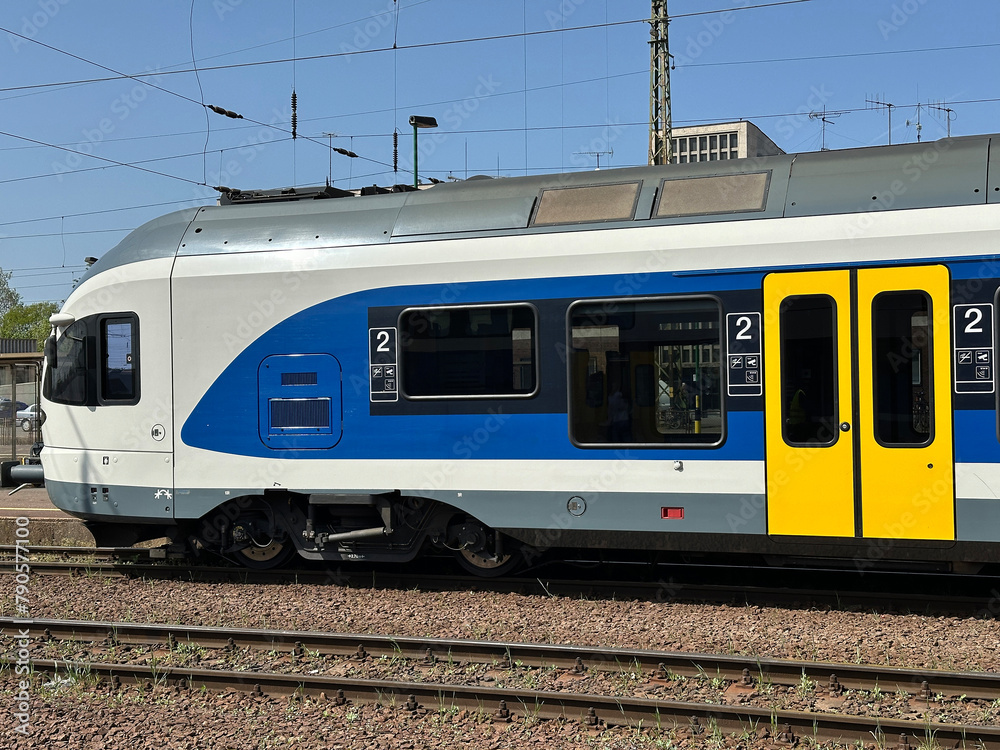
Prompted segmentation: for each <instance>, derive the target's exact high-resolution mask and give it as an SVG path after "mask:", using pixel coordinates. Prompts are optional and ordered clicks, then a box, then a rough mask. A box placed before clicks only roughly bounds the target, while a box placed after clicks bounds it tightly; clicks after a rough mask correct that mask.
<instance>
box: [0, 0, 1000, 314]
mask: <svg viewBox="0 0 1000 750" xmlns="http://www.w3.org/2000/svg"><path fill="white" fill-rule="evenodd" d="M768 2H773V0H670V1H669V6H668V10H669V12H670V15H671V17H672V18H673V20H672V21H671V23H670V49H671V52H672V53H673V54H674V55H675V63H676V69H675V70H674V71H673V72H672V101H673V121H674V124H675V125H688V124H699V123H706V122H718V121H726V120H736V119H740V118H744V119H750V120H752V121H754V122H755V123H756V124H757V125H758V126H759V127H761V129H763V130H764V131H765V132H766V133H767V134H769V135H770V136H771V138H772V139H773V140H774V141H775V142H776V143H777V144H778V145H779V146H780V147H781V148H783V149H784V150H786V151H788V152H794V151H810V150H816V149H818V148H819V147H820V138H821V129H820V124H819V122H818V121H817V120H815V119H810V118H809V117H808V116H807V115H808V113H809V112H810V111H816V110H820V109H822V107H823V106H824V105H825V106H826V108H827V110H828V111H831V112H843V114H841V115H840V116H839V117H835V118H834V117H831V120H832V122H833V124H831V125H829V126H828V127H827V130H826V145H827V147H829V148H835V149H839V148H851V147H855V146H862V145H872V144H879V143H885V142H887V140H888V136H889V133H888V119H887V116H886V111H885V110H884V109H882V110H876V109H866V107H869V106H870V105H866V102H865V100H866V98H871V97H873V96H875V97H881V99H882V100H883V101H887V102H891V103H893V104H895V105H896V108H895V109H894V110H893V113H892V141H893V143H900V142H906V141H914V140H916V136H917V132H916V127H915V124H914V123H915V121H916V119H917V107H916V105H917V103H918V102H923V103H937V104H939V105H940V104H941V103H942V102H944V103H946V104H945V106H948V107H950V108H951V109H952V110H954V112H953V114H952V115H951V117H952V118H953V121H952V123H951V129H952V134H953V135H970V134H978V133H990V132H996V131H1000V117H998V115H1000V83H998V79H997V70H1000V38H998V36H997V31H998V30H1000V3H998V2H996V0H948V1H947V2H946V0H808V1H807V2H798V3H793V4H783V5H777V6H775V7H748V6H757V5H764V4H766V3H768ZM727 8H736V9H740V10H735V11H733V12H729V13H708V14H705V13H704V12H705V11H714V10H722V9H727ZM649 12H650V7H649V3H648V0H617V1H615V0H493V1H492V2H486V1H485V0H398V2H395V3H394V2H393V1H392V0H353V2H344V1H342V0H341V1H340V2H331V1H330V0H194V5H193V13H192V3H191V0H162V1H161V2H134V0H133V1H130V2H124V1H121V0H102V2H100V3H98V2H87V1H86V0H5V2H4V5H3V9H2V10H0V26H2V27H3V29H4V31H3V32H0V37H2V38H0V63H2V65H0V70H2V76H0V132H2V133H3V135H0V165H2V168H0V206H2V208H0V268H3V269H4V270H12V271H14V276H13V279H12V283H13V285H14V287H15V288H16V289H18V290H19V291H20V292H21V294H22V296H23V298H24V299H25V301H26V302H34V301H39V300H54V301H57V302H58V301H61V300H63V299H65V297H66V296H67V295H68V294H69V291H70V289H71V286H72V280H73V278H74V277H76V276H78V275H79V273H80V271H81V269H82V261H83V258H84V257H86V256H95V257H100V256H101V255H102V254H103V253H104V252H106V251H107V250H108V249H109V248H111V247H112V246H114V245H115V244H116V243H117V242H118V241H119V240H120V239H121V238H122V237H124V236H125V234H126V233H127V232H128V231H129V230H131V229H133V228H135V227H136V226H139V225H140V224H142V223H143V222H145V221H147V220H149V219H151V218H154V217H155V216H158V215H161V214H163V213H166V212H168V211H171V210H174V209H176V208H181V207H184V206H188V205H204V204H207V203H211V202H213V201H214V200H215V197H216V196H217V194H216V193H215V192H214V191H212V190H210V189H208V188H206V187H204V186H203V185H200V184H199V183H207V184H208V185H219V184H223V185H227V186H230V187H236V188H243V189H247V188H271V187H284V186H289V185H293V184H295V185H316V184H322V183H323V181H324V180H325V179H326V178H327V175H328V172H329V170H330V151H329V149H328V146H329V144H330V143H331V140H332V143H333V145H334V146H336V147H340V148H345V149H350V150H352V151H355V152H357V153H358V154H359V156H360V157H362V158H358V159H348V158H346V157H344V156H341V155H339V154H334V155H333V162H332V177H333V181H334V184H335V185H337V186H340V187H359V186H361V185H370V184H374V183H378V184H381V185H386V184H392V183H393V182H409V181H412V129H411V128H410V127H409V125H408V123H407V120H408V117H409V115H411V114H418V115H425V116H433V117H436V118H437V120H438V123H439V125H440V127H439V128H438V129H437V130H434V131H430V130H428V131H422V132H421V139H426V140H425V141H423V142H424V146H425V150H422V155H421V158H420V173H421V175H422V176H423V177H424V178H426V177H437V178H439V179H445V178H446V176H447V175H448V174H449V173H450V174H452V175H454V176H456V177H464V176H465V175H466V174H469V175H472V174H477V173H487V174H492V175H496V174H500V175H506V176H516V175H523V174H526V173H530V174H533V173H540V172H558V171H565V170H578V169H592V168H593V167H594V166H595V159H594V157H593V156H588V155H584V154H582V152H585V151H613V152H614V153H613V155H612V154H604V155H602V157H601V166H602V168H603V167H605V165H607V166H630V165H636V164H644V163H645V161H646V153H647V148H648V145H647V144H648V126H647V122H648V117H649V93H648V89H649V73H648V69H649V45H648V40H649V25H648V24H647V23H629V22H632V21H639V20H640V19H646V18H648V17H649ZM693 14H701V15H693ZM575 27H589V28H582V29H576V28H575ZM559 29H566V30H565V31H563V32H562V33H538V32H553V31H555V30H559ZM7 32H13V33H14V34H19V35H21V36H13V35H11V34H10V33H7ZM525 32H527V34H525ZM485 37H505V38H501V39H484V38H485ZM460 40H478V41H468V42H464V43H455V44H445V43H444V42H452V41H460ZM192 41H193V46H194V57H195V59H196V60H197V67H198V68H199V69H200V71H201V72H200V89H199V81H198V79H197V77H196V75H195V74H194V73H193V72H191V71H192V49H191V48H192ZM43 45H45V46H43ZM394 45H395V46H396V49H395V50H393V46H394ZM64 53H70V55H73V56H75V57H73V56H70V55H67V54H64ZM292 60H297V61H296V62H292ZM100 66H104V67H100ZM148 72H152V73H155V75H154V76H152V77H145V78H141V79H129V78H123V77H122V76H121V75H119V74H128V75H138V74H143V73H148ZM93 79H105V80H99V81H93ZM106 79H111V80H106ZM81 81H92V82H81ZM51 84H57V85H51ZM293 86H294V88H295V90H296V91H297V94H298V133H299V138H298V139H297V140H295V141H292V140H291V136H290V132H288V131H290V129H291V127H290V123H289V120H290V116H291V108H290V103H289V98H290V96H291V93H292V89H293ZM154 87H157V88H154ZM168 92H172V93H168ZM202 92H203V93H202ZM203 101H204V103H206V104H215V105H218V106H221V107H223V108H225V109H229V110H232V111H235V112H238V113H240V114H242V115H243V116H244V119H243V120H234V119H229V118H226V117H223V116H220V115H217V114H214V113H209V119H208V125H207V124H206V114H205V113H206V110H205V108H204V107H202V105H201V103H202V102H203ZM920 119H921V122H922V124H923V129H922V138H923V140H934V139H936V138H939V137H942V136H943V135H944V134H945V130H946V125H945V113H944V112H942V111H940V110H934V109H924V110H923V111H922V112H921V115H920ZM907 120H909V121H911V124H909V125H907V124H906V121H907ZM394 129H397V130H399V132H400V138H399V173H398V174H397V175H394V174H393V171H392V166H391V165H392V132H393V130H394ZM329 133H334V134H336V137H331V136H329V135H324V134H329ZM14 136H20V137H14ZM24 139H32V140H33V141H37V143H33V142H31V141H28V140H24ZM310 139H311V140H310ZM43 144H47V145H43ZM53 146H60V147H62V148H63V149H68V150H60V149H59V148H54V147H53ZM74 152H79V153H74ZM90 155H92V156H90ZM93 156H97V157H102V158H103V159H104V160H107V161H101V160H99V159H95V158H93ZM114 162H120V163H126V164H133V165H136V166H140V167H142V168H144V169H147V170H153V171H155V172H160V173H163V174H162V175H161V174H152V173H150V172H143V171H140V170H139V169H135V168H130V167H125V166H116V165H115V163H114ZM168 175H169V176H168Z"/></svg>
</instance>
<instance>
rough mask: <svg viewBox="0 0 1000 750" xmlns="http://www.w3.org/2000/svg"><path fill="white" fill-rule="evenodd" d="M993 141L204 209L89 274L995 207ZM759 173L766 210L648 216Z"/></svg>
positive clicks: (161, 226)
mask: <svg viewBox="0 0 1000 750" xmlns="http://www.w3.org/2000/svg"><path fill="white" fill-rule="evenodd" d="M990 141H991V138H990V136H970V137H965V138H952V139H944V140H940V141H933V142H928V143H917V144H905V145H901V146H879V147H869V148H861V149H850V150H842V151H824V152H816V153H804V154H798V155H778V156H769V157H760V158H753V159H733V160H723V161H714V162H697V163H689V164H670V165H666V166H659V167H630V168H626V169H613V170H606V171H599V172H597V171H587V172H572V173H568V174H557V175H538V176H528V177H515V178H504V179H470V180H465V181H462V182H457V183H451V184H448V183H444V184H439V185H435V186H434V187H431V188H427V189H424V190H419V191H413V192H404V193H390V194H382V195H368V196H361V197H347V196H344V197H338V198H329V199H325V200H299V201H289V202H280V203H256V204H243V205H228V206H206V207H204V208H197V209H188V210H186V211H178V212H175V213H172V214H168V215H167V216H164V217H161V218H159V219H155V220H154V221H151V222H149V223H148V224H145V225H143V226H141V227H139V228H138V229H136V230H135V231H134V232H133V233H132V234H130V235H129V236H128V237H126V238H125V239H124V240H122V242H121V243H119V245H118V246H117V247H115V248H114V249H112V250H110V251H108V253H106V254H105V256H104V257H103V258H101V260H100V261H99V262H98V263H97V264H95V266H94V267H93V269H91V271H90V273H89V275H93V274H94V273H99V272H101V271H104V270H107V269H109V268H114V267H116V266H119V265H123V264H125V263H132V262H136V261H140V260H146V259H150V258H161V257H173V256H174V254H175V253H176V254H177V255H208V254H221V253H238V252H262V251H268V250H288V249H295V248H333V247H346V246H357V245H374V244H382V243H386V242H390V241H393V240H399V241H403V240H406V241H417V240H431V239H440V238H444V237H476V236H479V237H483V236H496V235H515V234H535V233H548V232H572V231H581V230H590V229H593V228H594V227H595V226H599V227H600V228H608V229H611V228H624V227H636V226H667V225H674V224H694V223H708V222H713V223H714V222H719V221H746V220H755V219H770V218H778V217H782V216H820V215H828V214H844V213H867V212H870V211H884V210H898V209H907V208H931V207H939V206H958V205H974V204H984V203H987V202H990V203H1000V137H996V136H994V137H993V141H996V143H994V144H993V146H994V148H993V149H992V151H991V142H990ZM762 172H766V173H767V174H768V178H767V190H766V204H765V206H764V208H763V210H752V211H750V210H748V211H744V212H727V213H712V212H711V211H710V210H709V209H711V208H712V205H711V201H707V202H706V201H703V203H704V205H705V206H706V209H705V213H704V214H698V213H691V214H683V215H675V216H660V217H658V216H657V215H656V213H655V212H656V206H657V199H656V196H657V193H658V192H660V191H661V190H662V185H663V180H672V179H688V178H696V177H711V176H720V175H732V174H752V173H762ZM987 179H988V180H989V182H988V183H987ZM630 181H631V182H636V183H640V188H639V191H638V194H637V199H636V211H635V217H634V219H628V220H617V219H616V220H613V221H608V222H606V223H601V224H599V225H598V224H594V223H582V224H574V223H567V224H553V225H549V226H529V220H530V217H531V212H532V210H533V207H534V206H535V203H536V201H537V200H538V198H539V196H540V195H541V194H542V191H544V190H550V189H554V188H567V187H585V186H598V185H608V184H612V183H626V182H630ZM722 182H723V183H725V182H726V181H722ZM673 187H676V186H673ZM720 205H721V204H720ZM667 213H669V212H667Z"/></svg>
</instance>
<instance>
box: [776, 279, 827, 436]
mask: <svg viewBox="0 0 1000 750" xmlns="http://www.w3.org/2000/svg"><path fill="white" fill-rule="evenodd" d="M779 318H780V330H781V393H782V399H781V424H782V434H783V436H784V439H785V442H786V443H788V444H789V445H800V446H806V445H812V446H823V445H833V443H835V442H836V441H837V436H838V435H839V434H840V433H839V431H838V429H837V425H838V423H839V418H838V411H837V410H838V405H837V305H836V302H834V300H833V298H832V297H829V296H827V295H825V294H811V295H803V296H796V297H787V298H786V299H785V300H784V301H782V303H781V309H780V311H779Z"/></svg>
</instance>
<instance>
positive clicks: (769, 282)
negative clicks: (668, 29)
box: [42, 135, 1000, 575]
mask: <svg viewBox="0 0 1000 750" xmlns="http://www.w3.org/2000/svg"><path fill="white" fill-rule="evenodd" d="M219 204H220V205H215V206H206V207H201V208H191V209H188V210H183V211H178V212H176V213H171V214H169V215H167V216H164V217H162V218H160V219H157V220H154V221H152V222H150V223H148V224H146V225H144V226H142V227H140V228H138V229H137V230H135V231H134V232H133V233H131V234H130V235H129V236H128V237H126V238H125V239H124V240H123V241H122V242H121V243H120V244H119V245H118V246H117V247H115V248H114V249H112V250H110V251H109V252H107V253H106V254H105V255H104V257H102V258H101V259H100V260H99V261H98V262H97V263H96V264H95V265H94V266H93V267H92V268H91V269H90V270H89V272H88V273H87V274H86V276H85V277H84V278H83V280H82V281H81V282H80V283H79V285H78V286H77V288H76V289H75V290H74V291H73V293H72V294H71V296H70V297H69V299H68V300H67V301H66V303H65V305H64V306H63V308H62V310H61V312H59V313H57V314H56V315H54V316H53V317H52V320H51V322H52V324H53V334H52V336H51V337H50V339H49V341H48V342H47V343H46V366H45V374H44V387H43V390H44V396H43V401H42V407H43V410H44V412H45V414H46V417H47V418H46V420H45V422H44V427H43V433H44V442H45V447H44V450H43V452H42V464H43V467H44V475H45V483H46V486H47V488H48V492H49V495H50V497H51V499H52V501H53V502H54V503H55V505H57V506H58V507H59V508H62V509H63V510H65V511H67V512H68V513H70V514H73V515H74V516H77V517H79V518H81V519H84V520H85V521H86V522H87V523H88V524H89V525H90V526H91V527H92V528H93V530H94V532H95V536H96V537H97V538H98V540H99V541H100V542H102V543H118V544H123V543H131V542H133V541H135V540H136V539H138V538H139V537H140V536H145V537H157V536H166V537H168V538H170V539H172V540H173V541H174V542H175V543H177V544H182V543H183V544H184V545H190V546H191V547H192V548H193V549H195V550H205V551H208V552H212V553H215V554H219V555H222V556H225V557H227V558H230V559H233V560H238V561H240V562H242V563H243V564H246V565H248V566H251V567H269V566H275V565H279V564H281V563H283V562H285V561H286V560H287V559H288V558H289V557H291V556H293V555H295V554H298V555H300V556H301V557H303V558H308V559H314V560H327V561H341V560H368V561H395V562H405V561H409V560H412V559H413V558H415V557H416V556H417V555H419V554H420V553H421V552H425V551H427V550H430V549H434V548H436V549H439V550H447V551H450V552H451V553H453V554H454V555H455V556H456V558H457V559H458V561H459V562H460V564H461V565H463V566H464V567H465V568H467V569H468V570H471V571H474V572H478V573H481V574H483V575H492V574H500V573H503V572H505V571H507V570H510V569H512V568H513V567H514V566H516V565H518V564H523V563H524V562H525V561H530V560H531V559H533V555H536V554H537V553H538V551H539V550H545V549H556V550H558V549H561V548H567V549H568V548H574V549H580V548H591V549H603V550H643V551H674V552H681V553H690V554H700V555H705V556H709V557H711V556H718V555H732V554H746V555H755V556H760V557H764V558H766V559H768V560H772V561H791V560H802V559H813V560H814V559H817V558H819V559H825V560H827V561H839V562H841V563H844V562H846V563H847V564H853V565H855V566H857V567H858V568H861V569H864V568H866V567H870V566H873V565H876V564H878V565H881V564H893V565H918V564H919V565H925V564H928V565H931V566H935V567H938V568H944V569H956V568H963V569H968V568H974V567H977V566H981V565H982V564H985V563H991V562H996V561H998V560H1000V432H998V419H997V414H998V410H997V372H996V362H995V358H996V355H997V350H996V335H995V331H996V322H995V321H996V319H997V316H996V314H997V307H998V302H1000V301H998V289H1000V135H993V136H979V137H965V138H951V139H946V140H940V141H937V142H931V143H918V144H908V145H900V146H888V147H872V148H859V149H853V150H844V151H825V152H818V153H802V154H794V155H792V154H789V155H778V156H769V157H765V158H756V159H735V160H723V161H713V162H702V163H689V164H672V165H669V166H662V167H641V168H628V169H616V170H604V171H596V172H581V173H573V174H563V175H554V176H543V177H539V176H532V177H523V178H506V179H491V178H473V179H469V180H466V181H462V182H458V183H453V184H437V185H433V186H429V187H428V186H425V187H424V188H423V189H419V190H414V189H412V188H409V189H408V188H406V187H404V186H397V187H395V188H391V189H385V188H377V187H372V188H367V189H363V190H360V191H345V190H339V189H337V188H332V187H326V188H319V189H314V190H284V191H264V192H246V193H241V192H238V191H231V192H230V193H228V194H226V195H224V196H223V197H222V199H220V201H219Z"/></svg>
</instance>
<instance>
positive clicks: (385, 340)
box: [375, 331, 389, 352]
mask: <svg viewBox="0 0 1000 750" xmlns="http://www.w3.org/2000/svg"><path fill="white" fill-rule="evenodd" d="M375 338H376V340H377V341H378V342H379V345H378V346H377V347H376V348H375V351H377V352H388V351H389V332H388V331H378V332H377V333H376V334H375Z"/></svg>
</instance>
